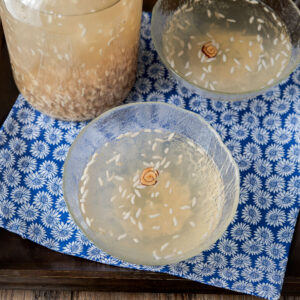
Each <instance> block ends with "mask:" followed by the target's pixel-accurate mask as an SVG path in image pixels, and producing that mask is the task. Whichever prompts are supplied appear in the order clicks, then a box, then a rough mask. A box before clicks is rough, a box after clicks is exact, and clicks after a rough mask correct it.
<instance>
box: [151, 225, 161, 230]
mask: <svg viewBox="0 0 300 300" xmlns="http://www.w3.org/2000/svg"><path fill="white" fill-rule="evenodd" d="M152 229H153V230H160V226H152Z"/></svg>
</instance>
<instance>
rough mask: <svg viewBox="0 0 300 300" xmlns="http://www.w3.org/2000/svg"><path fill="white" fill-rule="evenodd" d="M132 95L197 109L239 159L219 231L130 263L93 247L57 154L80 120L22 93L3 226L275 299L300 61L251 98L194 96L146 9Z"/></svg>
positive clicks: (295, 139) (1, 200)
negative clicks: (174, 252) (174, 70)
mask: <svg viewBox="0 0 300 300" xmlns="http://www.w3.org/2000/svg"><path fill="white" fill-rule="evenodd" d="M136 101H162V102H169V103H171V104H174V105H177V106H181V107H183V108H186V109H188V110H191V111H194V112H196V113H198V114H200V115H201V116H202V117H204V118H205V120H206V121H207V122H209V123H210V124H211V125H212V126H213V127H214V128H215V129H216V130H217V131H218V132H219V134H220V136H221V138H222V140H223V141H224V142H225V144H226V145H227V147H228V148H229V149H230V150H231V152H232V155H233V157H234V159H235V160H236V161H237V163H238V165H239V168H240V175H241V194H240V203H239V207H238V213H237V215H236V217H235V219H234V221H233V222H232V223H231V224H230V226H229V228H228V229H227V231H226V233H225V234H224V235H223V237H222V238H221V239H220V240H219V241H217V242H216V243H215V244H214V245H213V246H212V247H211V248H210V249H209V250H208V251H205V252H203V253H200V254H199V255H198V256H196V257H194V258H192V259H189V260H187V261H183V262H180V263H178V264H175V265H167V266H162V267H157V266H156V267H144V266H138V265H131V264H128V263H125V262H122V261H119V260H118V259H115V258H113V257H111V256H110V255H108V254H106V253H104V252H103V251H101V250H100V249H98V248H96V247H95V246H94V245H93V244H92V243H90V242H89V241H88V240H87V239H86V237H85V236H83V234H82V233H81V232H80V231H79V229H78V228H77V227H76V225H75V224H74V222H73V220H72V219H71V217H70V215H69V213H68V211H67V208H66V204H65V201H64V199H63V196H62V173H63V163H64V160H65V158H66V155H67V152H68V149H69V147H70V145H71V143H72V142H73V141H74V139H75V138H76V136H77V134H78V133H79V131H80V130H81V129H82V128H83V127H84V126H85V125H86V124H87V123H86V122H81V123H75V122H74V123H73V122H62V121H57V120H54V119H52V118H50V117H48V116H45V115H43V114H41V113H40V112H38V111H36V110H35V109H34V108H32V107H31V106H30V105H29V104H28V103H27V102H26V101H25V100H24V98H23V97H22V96H19V98H18V100H17V102H16V104H15V105H14V107H13V108H12V110H11V112H10V114H9V116H8V118H7V120H6V121H5V123H4V125H3V127H2V128H1V129H0V226H2V227H3V228H5V229H7V230H9V231H12V232H15V233H17V234H19V235H20V236H22V237H23V238H27V239H29V240H32V241H34V242H36V243H38V244H41V245H43V246H45V247H48V248H50V249H53V250H55V251H59V252H62V253H66V254H70V255H75V256H79V257H82V258H86V259H90V260H94V261H98V262H102V263H105V264H110V265H116V266H122V267H128V268H136V269H140V270H153V271H157V272H165V273H169V274H172V275H175V276H180V277H184V278H188V279H191V280H195V281H199V282H202V283H206V284H210V285H214V286H218V287H224V288H227V289H231V290H235V291H239V292H243V293H248V294H253V295H257V296H261V297H265V298H268V299H278V298H279V296H280V290H281V286H282V282H283V278H284V274H285V270H286V264H287V260H288V254H289V248H290V244H291V240H292V236H293V232H294V228H295V222H296V219H297V216H298V211H299V204H300V203H299V195H300V68H299V67H298V69H297V70H296V71H295V72H294V73H293V74H292V75H291V76H290V78H289V79H288V80H286V81H285V82H284V83H282V84H281V85H280V86H276V87H275V88H273V89H272V90H271V91H269V92H267V93H265V94H264V95H261V96H259V97H257V98H255V99H250V100H248V101H244V102H232V103H230V102H215V101H211V100H208V99H204V98H201V97H199V96H197V95H195V94H192V93H191V92H190V91H189V90H187V89H186V88H184V87H182V86H180V85H178V84H177V83H176V82H175V81H174V80H173V78H172V77H171V75H170V74H169V72H168V71H167V69H166V68H165V67H164V66H163V65H162V63H161V62H160V61H159V60H158V57H157V53H156V52H155V50H154V47H153V43H152V41H151V37H150V15H149V14H144V15H143V22H142V30H141V41H140V57H139V67H138V74H137V81H136V84H135V86H134V88H133V90H132V92H131V93H130V95H129V96H128V98H127V100H126V102H127V103H129V102H136Z"/></svg>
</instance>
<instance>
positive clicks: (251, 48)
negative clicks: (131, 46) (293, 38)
mask: <svg viewBox="0 0 300 300" xmlns="http://www.w3.org/2000/svg"><path fill="white" fill-rule="evenodd" d="M208 42H211V43H212V45H213V46H214V47H215V48H216V49H217V56H216V57H212V58H209V57H208V56H206V55H205V54H204V53H203V51H202V47H203V45H204V44H206V43H208ZM291 48H292V46H291V42H290V37H289V35H288V32H287V29H286V27H285V25H284V23H283V22H282V21H281V20H280V18H279V17H278V15H276V13H275V12H274V11H273V10H272V9H271V8H270V7H268V6H266V5H265V4H263V3H262V2H260V1H257V0H238V1H236V0H195V1H191V2H187V3H185V4H184V5H182V6H181V7H179V8H178V9H177V10H176V11H175V13H174V14H173V16H172V17H171V18H170V20H169V22H168V23H167V25H166V27H165V31H164V33H163V51H164V55H165V56H166V60H167V62H168V63H169V64H170V66H171V67H172V68H174V69H175V70H176V72H177V73H179V74H180V75H181V76H182V77H183V78H185V79H186V80H187V81H189V82H191V83H193V84H195V85H197V86H199V87H202V88H206V89H208V90H211V91H218V92H226V93H245V92H251V91H255V90H259V89H262V88H265V87H267V86H271V85H272V84H273V83H275V81H277V80H278V79H280V76H281V74H282V72H283V70H284V69H285V67H286V66H287V64H288V63H289V60H290V57H291Z"/></svg>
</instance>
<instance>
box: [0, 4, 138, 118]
mask: <svg viewBox="0 0 300 300" xmlns="http://www.w3.org/2000/svg"><path fill="white" fill-rule="evenodd" d="M141 12H142V0H84V1H82V0H81V1H80V0H64V1H61V0H0V13H1V19H2V23H3V28H4V32H5V37H6V41H7V46H8V50H9V55H10V60H11V65H12V69H13V74H14V78H15V82H16V84H17V87H18V89H19V90H20V92H21V93H22V94H23V96H24V97H25V98H26V99H27V100H28V101H29V103H30V104H32V105H33V106H34V107H35V108H36V109H38V110H40V111H41V112H43V113H46V114H48V115H50V116H52V117H55V118H58V119H62V120H73V121H81V120H88V119H91V118H94V117H96V116H98V115H99V114H100V113H102V112H103V111H105V110H107V109H109V108H111V107H113V106H116V105H118V104H120V103H121V102H122V101H123V100H124V99H125V98H126V96H127V94H128V93H129V91H130V89H131V88H132V85H133V83H134V81H135V75H136V66H137V52H138V41H139V31H140V21H141Z"/></svg>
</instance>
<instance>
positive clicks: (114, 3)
mask: <svg viewBox="0 0 300 300" xmlns="http://www.w3.org/2000/svg"><path fill="white" fill-rule="evenodd" d="M0 1H1V2H2V3H3V6H4V8H5V9H6V11H7V12H8V13H9V14H10V12H9V10H8V9H7V7H6V4H5V0H0ZM17 1H19V2H21V3H23V1H22V0H17ZM62 1H63V0H62ZM121 1H122V0H115V1H114V2H113V3H112V4H108V5H105V6H104V7H102V8H99V9H96V10H93V11H87V12H83V13H80V14H66V13H62V14H60V13H53V12H51V11H48V10H39V9H38V8H34V7H31V6H29V5H25V4H24V5H25V6H26V9H31V10H32V11H35V12H36V13H39V14H44V15H47V16H48V15H49V16H55V17H65V18H68V17H80V16H87V15H92V14H96V13H99V12H101V11H105V10H107V9H110V8H112V7H114V6H115V5H117V4H118V3H119V2H121Z"/></svg>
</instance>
